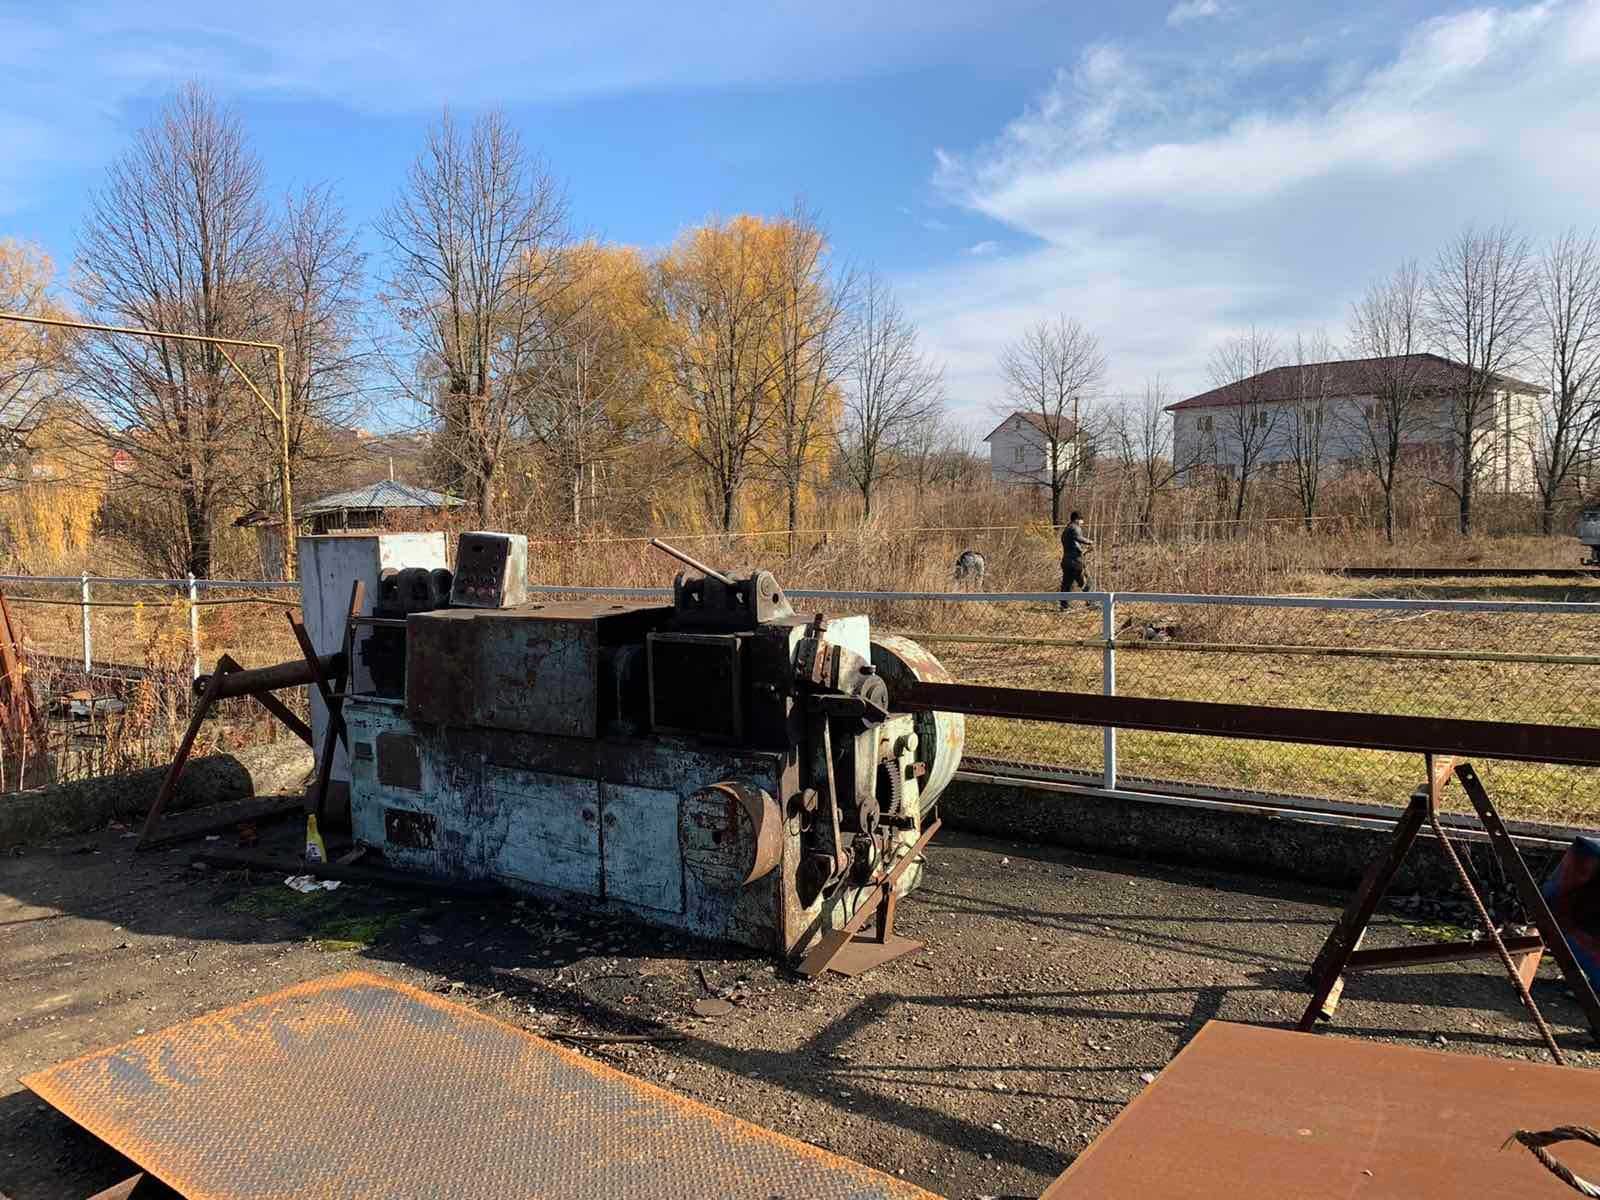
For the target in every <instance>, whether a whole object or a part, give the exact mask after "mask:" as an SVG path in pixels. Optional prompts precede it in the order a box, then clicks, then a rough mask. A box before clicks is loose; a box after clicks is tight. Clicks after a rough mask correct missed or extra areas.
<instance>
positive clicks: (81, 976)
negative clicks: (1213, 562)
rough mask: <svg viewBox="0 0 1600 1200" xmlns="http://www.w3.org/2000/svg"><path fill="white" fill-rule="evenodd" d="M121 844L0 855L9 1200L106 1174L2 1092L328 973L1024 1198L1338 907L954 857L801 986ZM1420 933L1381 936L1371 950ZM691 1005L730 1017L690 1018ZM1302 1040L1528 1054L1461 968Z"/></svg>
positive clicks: (1264, 997)
mask: <svg viewBox="0 0 1600 1200" xmlns="http://www.w3.org/2000/svg"><path fill="white" fill-rule="evenodd" d="M290 832H291V831H290V830H281V831H280V833H281V835H287V834H289V833H290ZM216 845H217V844H216V843H213V848H215V847H216ZM223 845H226V843H223ZM129 847H130V842H129V841H128V840H127V838H126V837H124V836H123V835H122V834H120V833H118V832H115V831H107V832H104V833H100V834H96V835H93V836H90V837H82V838H75V839H71V840H68V841H64V842H61V843H58V844H56V845H53V846H47V847H38V848H32V849H29V850H28V851H27V852H26V853H23V854H20V855H14V856H8V857H5V858H0V1192H4V1193H5V1194H6V1195H7V1196H10V1197H12V1198H13V1200H56V1198H60V1200H68V1198H71V1200H81V1197H83V1196H85V1195H88V1194H89V1193H91V1192H93V1191H95V1190H97V1189H98V1188H100V1187H104V1186H107V1185H109V1184H111V1183H113V1182H116V1181H117V1180H119V1179H122V1178H125V1177H126V1176H127V1175H128V1174H130V1173H131V1170H130V1168H129V1167H128V1165H127V1164H126V1163H125V1162H123V1161H122V1160H121V1159H120V1158H119V1157H118V1156H117V1155H115V1154H114V1153H111V1152H109V1151H108V1150H106V1149H105V1148H104V1147H102V1146H100V1145H99V1144H98V1143H96V1142H94V1141H93V1139H91V1138H89V1137H88V1135H86V1134H84V1133H82V1132H81V1131H79V1130H78V1129H77V1127H75V1126H74V1125H72V1124H71V1123H70V1122H68V1121H67V1120H66V1119H65V1118H63V1117H61V1116H59V1115H58V1114H57V1113H56V1112H55V1111H54V1110H52V1109H50V1108H48V1107H46V1106H45V1105H43V1104H42V1103H41V1102H39V1101H37V1100H36V1099H35V1098H34V1097H33V1096H32V1095H31V1093H28V1092H26V1091H24V1090H23V1089H22V1088H21V1087H20V1085H19V1084H18V1083H17V1082H16V1081H17V1077H18V1076H19V1075H21V1074H24V1073H26V1072H29V1071H32V1070H36V1069H38V1068H41V1067H44V1066H48V1065H49V1064H52V1063H55V1062H57V1061H60V1060H62V1059H65V1058H68V1057H70V1056H73V1055H76V1054H79V1053H81V1052H84V1051H88V1050H92V1049H96V1048H99V1047H104V1046H108V1045H112V1044H115V1043H117V1042H120V1041H122V1040H125V1039H127V1038H129V1037H132V1036H134V1035H136V1034H138V1033H140V1032H143V1031H145V1030H147V1029H156V1028H160V1027H163V1026H166V1025H170V1024H173V1023H176V1022H179V1021H182V1020H185V1019H187V1018H190V1017H193V1016H196V1015H198V1014H200V1013H203V1012H207V1011H209V1010H212V1009H216V1008H219V1007H222V1006H224V1005H227V1004H232V1003H236V1002H239V1001H242V1000H246V999H248V998H250V997H252V996H256V995H259V994H261V993H264V992H268V991H271V990H274V989H277V988H280V987H283V986H286V985H288V984H290V983H293V982H296V981H299V980H303V979H308V978H312V977H315V976H318V975H324V974H330V973H333V972H336V971H340V970H345V969H349V968H352V967H361V968H364V969H369V970H374V971H378V972H382V973H385V974H388V975H392V976H394V977H396V978H399V979H402V980H404V981H406V982H408V983H412V984H415V985H418V986H421V987H424V988H431V989H433V990H435V991H438V992H441V993H445V994H448V995H451V996H453V997H454V998H456V999H458V1000H459V1001H460V1002H462V1003H464V1004H468V1005H472V1006H474V1007H477V1008H479V1009H481V1010H482V1011H484V1012H488V1013H490V1014H492V1015H494V1016H496V1017H498V1018H500V1019H502V1020H505V1021H508V1022H510V1023H512V1024H514V1025H518V1026H521V1027H523V1028H526V1029H529V1030H532V1031H535V1032H538V1033H544V1034H556V1033H587V1034H594V1033H630V1034H656V1035H661V1034H670V1035H677V1036H680V1037H681V1040H677V1041H663V1042H656V1043H642V1044H613V1045H611V1046H604V1045H593V1044H591V1045H590V1046H589V1047H588V1050H587V1052H589V1053H593V1054H595V1055H596V1056H598V1057H601V1058H604V1059H605V1060H606V1061H609V1062H612V1063H614V1064H615V1065H618V1066H620V1067H621V1068H622V1069H624V1070H627V1071H629V1072H632V1073H634V1074H636V1075H639V1076H642V1077H644V1078H646V1079H650V1080H653V1081H655V1082H657V1083H660V1084H663V1085H664V1086H666V1087H669V1088H673V1089H676V1090H678V1091H680V1092H683V1093H685V1094H687V1095H690V1096H693V1097H696V1098H698V1099H700V1100H702V1101H705V1102H707V1103H709V1104H712V1105H715V1106H717V1107H719V1108H722V1109H725V1110H727V1111H729V1112H731V1113H734V1114H736V1115H737V1116H740V1117H744V1118H746V1119H748V1120H751V1121H754V1122H757V1123H759V1124H762V1125H766V1126H768V1127H771V1128H774V1129H778V1130H782V1131H783V1132H786V1133H789V1134H792V1135H794V1136H797V1137H800V1138H804V1139H807V1140H810V1141H812V1142H815V1143H817V1144H818V1145H821V1146H825V1147H827V1148H828V1149H831V1150H834V1151H837V1152H839V1153H841V1154H844V1155H846V1156H848V1157H850V1158H853V1159H856V1160H858V1161H861V1162H864V1163H867V1164H870V1165H872V1166H875V1167H878V1168H880V1169H882V1170H884V1171H887V1172H889V1173H891V1174H897V1175H901V1176H903V1177H904V1178H906V1179H909V1180H911V1181H914V1182H916V1183H918V1184H920V1185H922V1186H924V1187H926V1188H928V1189H930V1190H932V1191H934V1192H937V1193H940V1194H942V1195H947V1196H951V1197H974V1196H986V1197H996V1196H1037V1195H1038V1193H1039V1192H1040V1191H1041V1190H1042V1189H1043V1188H1044V1186H1045V1185H1046V1184H1047V1183H1048V1182H1049V1181H1050V1180H1051V1179H1052V1178H1054V1177H1055V1176H1056V1175H1057V1174H1058V1173H1060V1172H1061V1171H1062V1170H1063V1169H1065V1168H1066V1166H1067V1165H1068V1164H1069V1163H1070V1162H1071V1161H1072V1159H1073V1157H1074V1155H1075V1154H1077V1153H1078V1152H1079V1151H1081V1150H1082V1149H1083V1147H1084V1146H1085V1145H1086V1144H1087V1143H1088V1142H1089V1140H1090V1139H1092V1138H1093V1137H1094V1136H1095V1134H1096V1133H1097V1132H1099V1130H1101V1129H1102V1128H1103V1127H1104V1126H1105V1124H1106V1122H1108V1121H1109V1120H1110V1119H1111V1118H1112V1117H1113V1116H1114V1115H1115V1114H1116V1113H1117V1112H1118V1110H1119V1109H1120V1108H1121V1107H1122V1106H1123V1105H1124V1104H1126V1103H1127V1101H1128V1100H1129V1099H1130V1098H1131V1097H1133V1096H1134V1095H1135V1094H1137V1093H1138V1092H1139V1091H1140V1089H1141V1088H1143V1087H1145V1086H1146V1084H1147V1082H1148V1081H1149V1079H1151V1078H1153V1077H1154V1075H1155V1074H1156V1073H1158V1072H1160V1071H1161V1069H1162V1067H1163V1066H1164V1065H1165V1064H1166V1063H1167V1062H1168V1061H1169V1060H1170V1059H1171V1058H1172V1056H1173V1055H1174V1054H1175V1053H1176V1052H1177V1050H1178V1049H1179V1048H1180V1047H1181V1046H1182V1045H1183V1044H1184V1043H1185V1042H1186V1041H1187V1040H1188V1039H1189V1038H1190V1037H1191V1036H1192V1035H1193V1034H1194V1033H1195V1032H1196V1031H1197V1030H1198V1029H1199V1028H1200V1026H1201V1025H1202V1024H1203V1023H1204V1022H1205V1021H1207V1020H1210V1019H1212V1018H1222V1019H1225V1020H1232V1021H1245V1022H1255V1023H1262V1024H1270V1025H1279V1026H1283V1025H1288V1024H1291V1023H1292V1022H1293V1020H1294V1019H1295V1018H1296V1017H1297V1016H1298V1015H1299V1013H1300V1011H1301V1008H1302V1007H1303V1005H1304V1002H1305V1000H1304V995H1303V992H1302V990H1301V988H1300V981H1301V978H1302V975H1303V972H1304V970H1305V967H1306V964H1307V963H1308V962H1309V961H1310V959H1311V957H1312V955H1313V954H1314V953H1315V951H1316V949H1317V946H1318V945H1319V944H1320V942H1321V939H1322V938H1323V937H1324V936H1325V934H1326V932H1327V930H1328V928H1329V925H1330V922H1331V921H1332V919H1333V917H1334V914H1335V909H1336V907H1337V905H1339V904H1340V903H1342V900H1343V897H1341V896H1336V895H1333V894H1331V893H1327V892H1323V891H1319V890H1315V889H1308V888H1300V887H1293V886H1287V885H1281V884H1276V883H1272V882H1269V881H1265V880H1259V879H1250V878H1243V877H1238V876H1229V875H1220V874H1210V873H1205V872H1199V871H1192V870H1177V869H1169V868H1164V867H1154V866H1148V865H1144V864H1139V863H1131V862H1124V861H1117V860H1111V859H1101V858H1091V857H1087V856H1083V855H1078V854H1072V853H1069V852H1066V851H1061V850H1058V849H1055V848H1050V847H1039V846H1030V845H1019V844H1015V843H1010V842H998V841H992V840H985V839H981V838H975V837H970V836H962V835H951V836H947V837H942V838H941V839H940V840H939V841H937V842H936V843H935V844H934V845H933V847H932V848H931V850H930V859H931V862H932V870H931V872H930V875H929V879H928V882H927V884H926V886H924V887H923V888H922V890H921V891H919V892H918V893H917V894H916V895H915V896H914V897H913V898H912V899H910V900H908V901H907V902H906V903H904V904H902V905H901V907H900V928H901V931H902V932H903V933H906V934H908V935H910V936H913V937H917V938H921V939H924V940H926V942H927V944H928V946H927V949H926V950H925V951H923V952H922V953H921V954H918V955H916V956H913V957H910V958H907V959H902V960H901V961H899V962H896V963H893V964H890V965H888V966H886V967H883V968H880V969H879V970H877V971H874V972H871V973H869V974H868V975H866V976H863V977H861V978H858V979H846V978H843V977H839V976H828V977H826V978H824V979H821V980H818V981H815V982H811V981H807V980H804V979H802V978H800V977H798V976H795V975H793V974H792V973H790V972H789V971H788V970H786V969H785V968H783V967H780V966H777V965H775V964H773V963H771V962H769V961H767V960H765V959H763V958H761V957H758V956H753V955H747V954H744V953H742V952H738V951H734V950H732V949H730V948H729V947H726V946H718V945H713V944H709V943H704V942H699V941H696V940H694V939H690V938H684V937H678V936H674V935H671V934H666V933H662V932H660V931H656V930H650V929H647V928H643V927H639V926H634V925H629V924H625V923H622V922H619V921H616V920H612V919H598V918H594V917H590V916H584V915H581V914H574V913H571V912H565V911H561V910H557V909H553V908H551V907H549V906H546V905H542V904H539V903H536V902H533V901H528V902H522V903H516V904H514V905H510V906H508V905H507V904H506V903H504V902H494V903H489V902H484V901H476V900H465V899H454V900H444V899H435V898H432V897H419V896H418V895H416V894H414V893H407V894H401V893H397V892H390V891H387V890H385V889H382V888H379V887H376V886H373V885H367V884H361V885H346V886H344V887H342V888H341V889H339V890H338V891H337V892H332V893H326V892H324V893H319V894H317V895H314V896H301V895H299V894H297V893H295V892H293V891H291V890H289V889H288V888H286V887H284V885H283V880H282V878H281V877H278V876H271V877H264V876H262V875H260V874H256V875H254V876H253V877H247V876H246V875H245V874H244V873H242V872H226V871H216V870H211V871H202V870H197V869H194V868H191V867H190V866H189V865H188V863H189V858H190V854H191V851H192V849H193V847H187V848H179V849H176V850H172V851H167V852H157V853H154V854H151V855H141V856H135V855H134V854H132V852H131V850H130V848H129ZM1441 932H1442V931H1441V930H1439V929H1437V928H1432V929H1428V930H1417V929H1412V930H1409V931H1408V930H1406V929H1405V928H1403V927H1402V926H1401V925H1400V924H1399V922H1398V921H1397V920H1396V919H1394V918H1387V919H1385V921H1384V923H1383V925H1382V927H1381V928H1378V929H1375V931H1374V934H1373V936H1371V937H1369V939H1368V942H1367V944H1368V945H1369V946H1373V945H1383V944H1391V943H1395V942H1398V941H1401V940H1415V939H1416V938H1417V937H1418V936H1419V933H1421V934H1432V935H1433V936H1439V935H1440V933H1441ZM717 993H720V994H723V995H724V996H726V997H727V998H731V999H732V1000H733V1001H734V1002H735V1003H734V1009H733V1011H732V1013H731V1014H730V1015H728V1016H724V1017H720V1018H714V1019H699V1018H696V1017H694V1016H693V1015H692V1012H691V1005H692V1003H693V1001H694V1000H696V999H697V998H701V997H705V996H708V995H711V994H717ZM1535 995H1536V996H1537V997H1538V998H1539V1000H1540V1001H1541V1003H1542V1005H1543V1007H1544V1011H1545V1013H1546V1015H1547V1017H1548V1018H1549V1019H1550V1020H1551V1023H1552V1024H1553V1025H1554V1027H1555V1028H1556V1030H1557V1033H1558V1036H1559V1037H1560V1040H1561V1042H1562V1045H1563V1047H1564V1048H1566V1049H1567V1050H1568V1051H1569V1058H1570V1060H1571V1061H1573V1062H1575V1063H1577V1064H1580V1065H1582V1066H1585V1067H1594V1066H1596V1065H1600V1053H1596V1052H1595V1051H1594V1050H1592V1049H1591V1048H1590V1042H1589V1039H1588V1036H1587V1032H1586V1031H1584V1027H1583V1025H1582V1019H1581V1016H1580V1014H1579V1011H1578V1009H1577V1006H1576V1005H1575V1004H1573V1003H1572V1002H1571V1000H1570V999H1569V998H1568V997H1567V995H1566V992H1565V990H1564V988H1563V986H1562V984H1561V982H1560V979H1559V976H1558V975H1556V974H1555V970H1554V967H1553V966H1552V965H1551V964H1549V963H1548V961H1547V963H1546V965H1545V967H1544V968H1543V970H1542V971H1541V974H1540V978H1539V982H1538V983H1537V984H1536V986H1535ZM1580 1031H1582V1032H1580ZM1323 1036H1338V1037H1363V1038H1377V1039H1384V1040H1390V1041H1396V1042H1405V1043H1411V1044H1416V1045H1428V1046H1436V1047H1437V1046H1442V1047H1443V1048H1444V1049H1446V1050H1447V1051H1449V1052H1455V1053H1468V1054H1487V1055H1499V1056H1505V1057H1523V1058H1528V1059H1534V1060H1542V1059H1543V1051H1542V1049H1541V1047H1540V1045H1539V1042H1538V1040H1537V1035H1536V1034H1535V1032H1534V1031H1533V1029H1532V1027H1531V1026H1530V1025H1529V1024H1528V1023H1527V1021H1526V1020H1524V1019H1523V1017H1522V1015H1521V1013H1520V1009H1519V1006H1518V1004H1517V1001H1516V997H1515V995H1514V993H1513V992H1512V991H1511V989H1510V986H1509V985H1508V984H1507V983H1506V982H1505V981H1504V979H1503V978H1502V977H1499V976H1497V975H1496V974H1495V971H1494V970H1492V969H1491V967H1490V966H1489V965H1487V964H1485V965H1472V966H1465V967H1463V966H1445V967H1438V968H1434V969H1431V970H1412V971H1405V972H1390V973H1385V974H1376V975H1367V976H1364V977H1360V978H1356V979H1354V980H1353V981H1352V982H1351V984H1350V986H1349V989H1348V991H1347V994H1346V997H1345V1000H1344V1003H1343V1005H1342V1007H1341V1008H1340V1011H1339V1017H1338V1021H1337V1023H1336V1025H1335V1026H1334V1028H1333V1030H1331V1031H1330V1032H1327V1033H1325V1034H1323ZM141 1194H142V1193H141Z"/></svg>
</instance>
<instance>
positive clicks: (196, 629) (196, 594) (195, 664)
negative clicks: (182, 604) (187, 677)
mask: <svg viewBox="0 0 1600 1200" xmlns="http://www.w3.org/2000/svg"><path fill="white" fill-rule="evenodd" d="M199 600H200V589H199V588H198V587H197V586H195V581H194V572H193V571H191V572H189V659H190V663H189V670H190V674H191V676H192V677H193V678H195V679H199V678H200V608H199Z"/></svg>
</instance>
